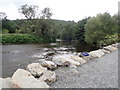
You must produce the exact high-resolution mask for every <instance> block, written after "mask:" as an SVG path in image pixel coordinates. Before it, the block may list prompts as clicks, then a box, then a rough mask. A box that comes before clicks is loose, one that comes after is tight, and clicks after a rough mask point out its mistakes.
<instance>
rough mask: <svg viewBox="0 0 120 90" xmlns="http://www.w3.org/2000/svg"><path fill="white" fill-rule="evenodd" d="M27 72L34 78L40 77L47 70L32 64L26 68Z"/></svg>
mask: <svg viewBox="0 0 120 90" xmlns="http://www.w3.org/2000/svg"><path fill="white" fill-rule="evenodd" d="M27 70H28V71H29V72H30V73H31V74H32V75H33V76H35V77H40V76H41V75H42V74H43V72H45V71H46V70H47V68H45V67H43V66H41V65H40V64H39V63H32V64H29V65H28V66H27Z"/></svg>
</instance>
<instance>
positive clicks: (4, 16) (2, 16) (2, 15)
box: [0, 12, 7, 20]
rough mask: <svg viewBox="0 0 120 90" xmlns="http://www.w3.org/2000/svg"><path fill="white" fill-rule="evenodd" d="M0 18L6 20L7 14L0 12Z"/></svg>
mask: <svg viewBox="0 0 120 90" xmlns="http://www.w3.org/2000/svg"><path fill="white" fill-rule="evenodd" d="M0 19H2V20H6V19H7V16H6V13H5V12H0Z"/></svg>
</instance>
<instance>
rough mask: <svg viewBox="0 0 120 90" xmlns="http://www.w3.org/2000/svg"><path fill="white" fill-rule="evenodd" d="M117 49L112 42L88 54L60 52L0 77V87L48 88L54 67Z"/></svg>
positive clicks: (52, 78)
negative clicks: (8, 75) (48, 58)
mask: <svg viewBox="0 0 120 90" xmlns="http://www.w3.org/2000/svg"><path fill="white" fill-rule="evenodd" d="M117 49H118V44H112V45H109V46H106V47H103V48H102V49H99V50H95V51H91V52H88V56H84V55H82V53H76V54H62V55H57V56H54V57H53V58H52V60H48V61H46V60H43V61H42V62H41V63H31V64H29V65H28V66H27V67H26V70H24V69H18V70H16V71H15V73H14V74H13V76H12V77H8V78H0V89H1V88H50V85H51V83H53V82H56V81H57V76H56V73H55V72H54V70H55V69H57V68H58V67H61V66H62V67H64V66H67V67H70V68H77V66H80V65H82V64H86V63H87V62H88V61H90V60H93V59H95V58H100V57H102V56H104V55H106V54H109V53H111V52H112V51H114V50H117Z"/></svg>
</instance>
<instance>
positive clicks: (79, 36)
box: [75, 17, 90, 42]
mask: <svg viewBox="0 0 120 90" xmlns="http://www.w3.org/2000/svg"><path fill="white" fill-rule="evenodd" d="M89 18H90V17H88V18H85V19H82V20H80V21H78V22H77V25H76V30H75V39H76V40H78V41H80V42H85V36H84V35H85V31H86V30H85V24H86V23H87V20H88V19H89Z"/></svg>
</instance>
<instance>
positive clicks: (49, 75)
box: [39, 71, 56, 83]
mask: <svg viewBox="0 0 120 90" xmlns="http://www.w3.org/2000/svg"><path fill="white" fill-rule="evenodd" d="M39 80H40V81H45V82H47V83H52V82H55V81H56V74H55V72H52V71H45V72H44V73H43V75H42V76H41V77H40V78H39Z"/></svg>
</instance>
